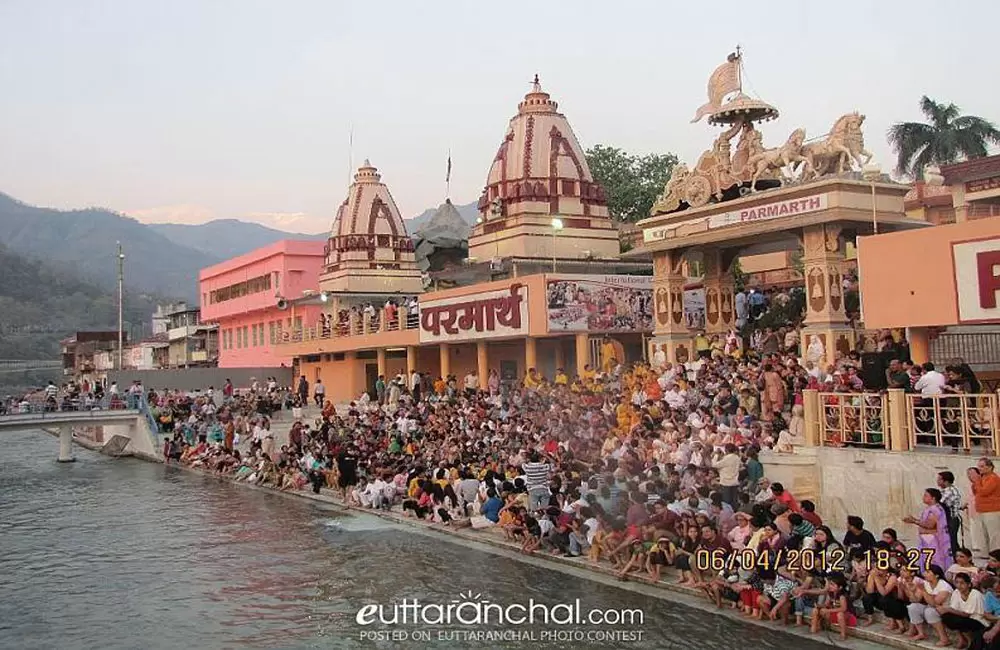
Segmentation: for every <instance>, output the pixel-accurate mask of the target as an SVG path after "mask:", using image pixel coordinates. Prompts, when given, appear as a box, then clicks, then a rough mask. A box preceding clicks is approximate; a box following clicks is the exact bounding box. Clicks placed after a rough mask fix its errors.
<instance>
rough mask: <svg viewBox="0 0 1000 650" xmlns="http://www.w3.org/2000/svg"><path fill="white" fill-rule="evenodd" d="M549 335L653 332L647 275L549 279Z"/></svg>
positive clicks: (651, 302)
mask: <svg viewBox="0 0 1000 650" xmlns="http://www.w3.org/2000/svg"><path fill="white" fill-rule="evenodd" d="M546 301H547V307H548V312H549V331H550V332H642V331H652V329H653V278H652V277H650V276H648V275H559V276H548V278H547V286H546Z"/></svg>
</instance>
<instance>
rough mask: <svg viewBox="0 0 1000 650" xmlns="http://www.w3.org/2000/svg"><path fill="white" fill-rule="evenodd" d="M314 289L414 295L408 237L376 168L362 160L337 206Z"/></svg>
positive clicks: (416, 284) (415, 274)
mask: <svg viewBox="0 0 1000 650" xmlns="http://www.w3.org/2000/svg"><path fill="white" fill-rule="evenodd" d="M325 267H326V268H325V271H324V273H323V274H322V275H321V276H320V280H319V285H320V286H319V288H320V290H321V291H326V292H351V293H387V292H389V293H393V292H399V293H416V292H419V291H420V290H421V280H420V270H419V269H418V268H417V262H416V258H415V257H414V254H413V240H412V239H410V236H409V235H408V234H407V233H406V226H405V225H403V218H402V217H401V216H400V214H399V208H397V207H396V202H395V201H394V200H393V198H392V194H390V193H389V188H388V187H386V185H385V183H383V182H382V176H381V174H379V173H378V169H376V168H375V167H373V166H372V165H371V163H369V162H368V161H367V160H365V162H364V164H363V165H361V167H359V168H358V171H357V173H356V174H354V182H353V183H352V184H351V187H350V190H349V191H348V194H347V198H346V199H345V200H344V202H343V203H342V204H341V205H340V208H339V209H338V210H337V217H336V219H334V222H333V229H332V231H331V233H330V239H329V242H328V244H327V253H326V263H325Z"/></svg>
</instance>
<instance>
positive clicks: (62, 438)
mask: <svg viewBox="0 0 1000 650" xmlns="http://www.w3.org/2000/svg"><path fill="white" fill-rule="evenodd" d="M75 460H76V458H73V428H72V427H71V426H69V425H68V424H64V425H62V426H60V427H59V462H60V463H72V462H73V461H75Z"/></svg>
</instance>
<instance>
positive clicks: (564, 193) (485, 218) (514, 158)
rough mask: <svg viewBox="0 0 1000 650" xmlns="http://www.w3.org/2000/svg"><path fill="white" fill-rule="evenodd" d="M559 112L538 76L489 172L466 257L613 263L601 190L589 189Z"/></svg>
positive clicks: (614, 241)
mask: <svg viewBox="0 0 1000 650" xmlns="http://www.w3.org/2000/svg"><path fill="white" fill-rule="evenodd" d="M557 109H558V104H556V102H554V101H552V99H551V98H550V97H549V94H548V93H546V92H544V91H543V90H542V86H541V84H540V83H539V81H538V76H537V75H535V80H534V82H533V84H532V90H531V92H529V93H528V94H527V95H525V97H524V101H522V102H521V103H520V104H518V107H517V115H515V116H514V117H513V118H512V119H511V120H510V126H509V127H508V128H507V134H506V135H505V136H504V139H503V142H501V143H500V149H499V150H498V151H497V154H496V157H495V158H494V159H493V164H492V165H491V166H490V172H489V175H488V176H487V179H486V187H485V188H484V190H483V194H482V196H481V197H480V198H479V214H480V221H479V223H477V224H476V225H475V227H473V229H472V234H471V235H470V237H469V257H472V258H476V259H478V260H480V261H486V260H491V259H497V258H507V257H515V258H528V259H539V260H546V259H547V260H551V259H553V258H559V259H561V260H581V259H601V258H616V257H618V254H619V251H620V247H619V243H618V231H617V230H616V229H615V227H614V225H613V224H612V223H611V219H610V218H609V216H608V208H607V202H606V197H605V193H604V188H603V187H601V186H600V185H599V184H597V183H596V182H594V177H593V176H592V175H591V173H590V169H589V168H588V167H587V159H586V157H585V156H584V154H583V149H581V148H580V144H579V143H578V142H577V140H576V136H575V135H574V134H573V129H572V128H570V125H569V122H568V121H567V120H566V117H565V116H564V115H563V114H562V113H559V112H558V110H557Z"/></svg>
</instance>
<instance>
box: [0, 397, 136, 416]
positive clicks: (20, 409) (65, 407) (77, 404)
mask: <svg viewBox="0 0 1000 650" xmlns="http://www.w3.org/2000/svg"><path fill="white" fill-rule="evenodd" d="M126 397H128V396H126ZM141 401H143V402H144V401H145V399H144V398H143V399H142V400H141ZM129 410H132V411H135V410H141V402H140V400H138V399H136V400H134V401H131V402H130V401H129V400H127V399H125V398H123V397H121V396H119V395H105V396H104V397H103V398H101V399H100V400H92V401H89V402H88V401H87V400H84V399H70V398H66V397H63V398H56V399H54V400H38V399H32V400H21V401H20V402H18V401H13V402H4V403H2V404H0V417H4V416H12V415H35V416H42V417H45V416H46V415H52V414H56V413H83V414H86V413H94V414H97V415H99V414H100V413H102V412H105V411H129Z"/></svg>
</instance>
